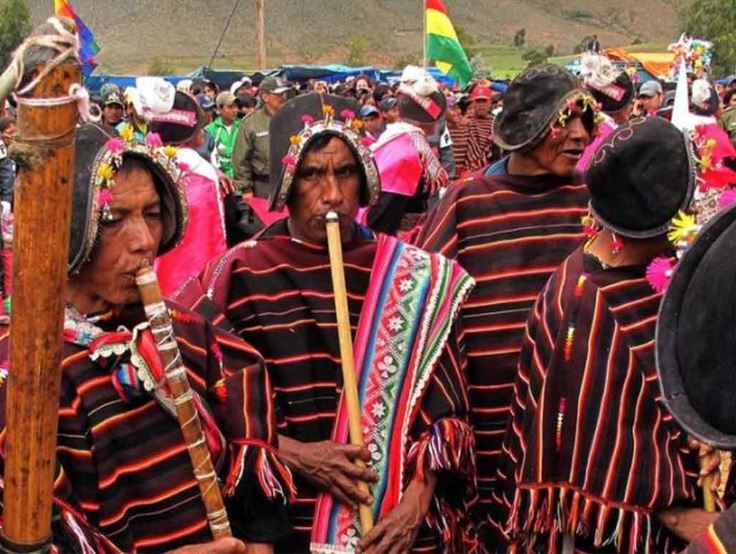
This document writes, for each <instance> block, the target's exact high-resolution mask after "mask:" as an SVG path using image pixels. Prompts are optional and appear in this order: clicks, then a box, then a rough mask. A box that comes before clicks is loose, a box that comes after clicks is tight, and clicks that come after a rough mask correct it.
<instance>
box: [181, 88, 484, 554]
mask: <svg viewBox="0 0 736 554" xmlns="http://www.w3.org/2000/svg"><path fill="white" fill-rule="evenodd" d="M357 108H358V106H357V103H356V102H355V101H353V100H349V99H346V98H340V97H336V96H330V95H320V94H318V93H312V94H309V95H306V96H301V97H298V98H296V99H294V100H291V101H290V102H288V103H287V104H285V105H284V107H283V108H282V109H281V110H280V111H279V112H278V114H276V115H275V116H274V118H273V120H272V122H271V128H270V136H271V153H272V156H271V159H272V169H271V176H272V179H273V183H272V184H273V190H274V193H273V195H272V197H271V199H270V204H271V208H272V209H276V210H280V209H281V208H282V207H283V206H287V207H288V210H289V216H288V218H286V219H283V220H280V221H278V222H276V223H274V224H273V225H271V226H270V227H268V228H266V229H265V230H264V231H263V232H262V233H261V234H260V235H259V236H258V237H257V238H256V240H253V241H248V242H245V243H242V244H240V245H239V246H236V247H235V248H233V249H232V250H230V252H228V253H227V254H226V255H224V256H223V257H221V258H220V259H218V260H215V261H213V262H211V263H210V264H209V265H208V267H207V268H206V269H205V271H204V272H203V273H202V275H200V277H199V279H198V280H194V281H191V282H190V283H189V284H188V286H185V287H184V289H183V291H182V293H181V295H180V296H179V300H180V301H183V302H184V303H186V304H187V305H191V306H192V307H193V308H194V309H196V310H197V311H198V312H200V313H202V314H204V315H205V316H206V317H207V318H208V319H210V320H211V321H212V322H213V323H215V324H217V325H220V326H226V327H228V328H232V329H233V330H234V331H235V332H236V333H237V334H239V335H240V336H241V337H243V338H246V339H247V340H248V341H249V342H250V343H251V344H253V345H254V346H255V347H256V348H257V349H258V351H259V352H261V353H262V354H263V356H264V357H265V359H266V363H267V368H268V371H269V374H270V376H271V381H272V382H273V384H274V389H275V390H276V410H277V414H278V425H279V434H280V437H279V449H280V453H281V455H282V456H283V458H284V459H285V460H286V461H287V463H288V465H289V467H290V468H291V469H292V471H293V472H294V474H295V480H296V484H297V491H298V496H297V500H296V502H295V503H294V504H293V505H292V506H291V518H292V519H291V522H292V525H293V526H294V531H295V532H294V534H293V535H292V536H291V537H289V539H288V540H287V541H284V542H283V543H279V544H277V545H276V548H277V550H279V551H285V552H306V551H308V549H309V548H310V542H311V548H312V549H313V550H314V551H317V552H322V551H332V552H334V551H335V550H334V549H335V548H338V549H341V550H345V549H347V550H353V549H356V550H358V551H362V552H406V551H409V550H410V549H412V548H413V549H415V550H418V551H433V552H434V551H450V552H472V551H474V550H475V548H476V546H477V545H476V544H475V542H474V541H475V535H474V533H473V530H472V529H471V528H469V527H468V522H467V521H466V517H465V515H466V512H467V509H468V505H469V503H470V502H472V500H473V497H474V484H475V476H474V467H475V466H474V458H475V454H474V446H473V434H472V431H471V428H470V425H469V423H468V398H467V394H466V384H465V377H464V370H465V359H464V353H463V350H462V348H461V347H460V344H459V343H458V336H459V335H458V330H457V328H456V326H455V317H456V312H457V310H458V307H459V305H460V303H461V302H462V301H463V299H464V298H465V296H466V295H467V293H468V291H469V290H470V288H471V287H472V279H470V277H469V276H468V275H467V273H466V272H465V271H463V270H462V269H461V268H460V266H459V265H457V264H456V263H454V262H451V261H449V260H448V259H446V258H444V257H443V256H439V255H431V254H427V253H425V252H423V251H421V250H419V249H417V248H414V247H411V246H409V245H407V244H405V243H403V242H401V241H399V240H398V239H395V238H393V237H389V236H387V235H378V236H376V235H374V234H373V233H372V232H371V231H369V230H368V229H366V228H364V227H362V226H360V225H358V224H356V223H355V216H356V214H357V212H358V208H359V207H360V206H361V205H362V206H367V205H371V204H373V203H374V202H376V200H377V198H378V195H379V193H380V181H379V177H378V171H377V169H376V166H375V164H374V162H373V159H372V156H371V153H370V151H369V150H368V148H367V147H366V144H365V142H364V141H363V140H362V138H361V136H360V134H359V132H358V129H360V123H359V122H358V121H357V120H356V118H355V114H356V112H357ZM330 211H334V212H336V213H337V214H338V215H339V220H340V230H341V233H342V242H343V257H344V268H343V269H344V272H345V278H346V282H347V299H348V304H349V306H348V308H349V312H350V322H351V330H352V335H353V337H354V341H355V347H354V350H355V354H356V359H355V362H356V364H355V365H356V374H357V377H358V393H359V396H360V398H361V411H362V416H361V417H362V420H361V424H362V427H363V437H364V440H365V445H366V446H365V448H360V447H356V446H349V445H348V446H346V442H347V440H346V439H347V434H346V420H347V418H346V405H345V403H344V400H343V399H341V389H342V373H341V370H340V350H339V348H338V333H337V325H336V314H335V301H334V296H333V289H332V284H331V281H332V280H331V273H330V258H329V253H328V250H327V248H326V224H325V219H326V214H327V213H328V212H330ZM358 458H361V459H363V460H365V461H366V462H368V465H369V467H370V469H363V468H361V467H359V466H358V465H356V463H355V461H356V459H358ZM357 479H362V480H363V481H366V482H367V483H369V484H370V486H371V488H370V490H371V493H370V495H366V494H364V493H361V492H360V491H359V489H358V487H357V486H356V480H357ZM360 502H362V503H368V504H370V505H371V507H372V511H373V516H374V521H376V522H377V523H376V526H375V527H374V529H373V530H372V531H370V532H369V533H368V534H367V535H365V536H362V533H361V528H360V524H359V523H358V519H357V513H356V507H357V504H358V503H360Z"/></svg>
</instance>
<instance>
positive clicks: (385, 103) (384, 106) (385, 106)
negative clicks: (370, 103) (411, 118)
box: [378, 96, 397, 112]
mask: <svg viewBox="0 0 736 554" xmlns="http://www.w3.org/2000/svg"><path fill="white" fill-rule="evenodd" d="M396 102H397V100H396V97H395V96H389V97H388V98H384V99H383V100H381V103H380V105H379V106H378V107H379V108H380V109H381V111H382V112H387V111H389V110H391V109H393V108H395V107H396Z"/></svg>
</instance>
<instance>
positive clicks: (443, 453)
mask: <svg viewBox="0 0 736 554" xmlns="http://www.w3.org/2000/svg"><path fill="white" fill-rule="evenodd" d="M592 50H597V48H593V49H592ZM683 79H684V77H683ZM686 81H687V82H686ZM686 81H685V80H683V83H685V89H684V91H685V93H686V94H687V98H688V100H687V103H686V104H684V112H678V106H680V108H681V107H682V104H681V103H678V101H677V99H676V95H675V87H674V84H672V83H665V82H660V81H658V80H649V81H647V82H644V83H639V82H638V78H636V77H635V76H634V75H633V74H632V73H631V72H630V71H628V70H627V68H620V67H618V66H616V65H614V64H612V63H611V62H610V60H608V59H607V58H605V57H604V56H602V55H599V54H598V53H597V52H591V53H589V54H588V55H587V56H586V59H585V62H584V63H583V66H582V70H581V74H580V75H573V74H572V73H570V72H569V71H568V70H566V69H564V68H562V67H559V66H556V65H551V64H544V65H539V66H533V67H530V68H528V69H526V70H525V71H524V72H522V73H521V74H520V75H519V76H517V77H516V78H515V79H513V80H512V81H510V82H508V83H504V84H503V86H498V83H495V82H490V81H488V80H484V79H477V80H475V81H473V82H471V83H470V84H469V85H468V87H466V88H465V89H463V90H460V89H458V88H457V87H455V88H451V87H445V86H442V85H440V84H439V83H437V81H435V80H434V79H433V78H432V77H431V75H430V74H429V73H428V72H427V71H426V70H425V69H423V68H420V67H414V66H409V67H407V68H406V69H405V70H404V72H403V74H402V76H401V78H400V79H399V80H398V81H397V82H395V83H375V82H373V80H372V79H370V78H369V77H367V76H363V75H361V76H358V77H356V78H351V79H349V80H347V81H345V82H338V83H327V82H323V81H314V80H313V81H308V82H304V83H289V82H286V81H284V80H283V79H281V78H280V77H276V76H266V77H264V78H262V80H260V82H258V83H257V84H255V83H254V82H253V81H251V80H250V79H249V78H243V79H242V80H238V81H236V82H234V83H232V84H231V85H230V86H229V87H225V88H224V89H222V90H220V89H219V88H218V87H217V86H216V85H215V84H214V83H213V82H211V81H209V80H207V79H204V78H202V79H195V80H184V81H180V82H179V83H178V84H177V86H176V87H174V86H173V85H172V84H170V83H168V82H166V81H164V80H163V79H161V78H157V77H144V78H139V79H138V80H137V82H136V86H135V87H131V88H129V89H127V90H120V89H118V88H117V87H115V86H107V85H106V86H105V87H104V89H103V90H101V91H99V92H100V94H99V98H98V103H99V108H100V115H101V118H100V121H99V122H97V123H85V124H80V126H79V127H78V128H77V133H76V160H75V180H74V190H73V207H72V212H73V213H72V230H71V245H70V252H69V265H68V283H67V285H66V287H65V291H64V294H65V300H66V302H67V308H66V315H65V317H66V322H65V333H64V340H65V343H64V360H65V361H64V364H63V375H62V395H61V399H60V411H59V415H60V420H59V435H58V448H57V457H58V462H59V464H58V473H57V478H56V480H55V485H54V494H55V495H56V500H57V502H56V504H55V510H56V512H57V514H58V515H59V517H56V518H55V519H54V541H55V543H57V544H58V545H59V546H60V548H62V549H65V548H67V549H70V550H79V551H85V552H88V551H99V552H115V551H118V550H121V551H126V552H127V551H131V552H132V551H141V552H143V551H180V552H182V553H186V552H195V551H196V552H208V551H211V552H244V551H250V552H273V551H275V552H309V551H311V552H324V553H328V552H347V551H356V552H366V553H369V552H370V553H374V552H408V551H412V552H435V551H441V552H501V551H534V552H560V551H562V552H573V551H585V552H610V551H627V552H638V551H655V552H665V551H667V552H675V551H681V550H683V549H686V548H688V544H689V543H690V546H689V548H690V551H692V552H703V551H708V552H721V551H724V552H725V551H727V548H726V547H725V546H724V545H728V544H736V533H734V532H733V529H734V528H736V524H734V521H736V520H733V518H734V517H735V516H734V514H732V513H731V512H730V511H729V512H727V513H726V514H724V515H722V516H721V517H720V518H718V519H716V518H717V517H718V515H717V514H716V513H711V512H706V511H705V510H704V509H703V495H704V494H705V493H704V491H703V488H702V485H703V483H704V482H707V485H706V487H707V488H708V491H707V493H708V494H716V495H718V496H719V499H720V501H721V502H720V505H721V507H727V506H728V505H730V504H731V503H732V502H733V499H734V494H735V493H736V473H731V474H730V478H729V479H728V480H727V482H726V480H725V479H724V480H723V481H724V482H723V483H721V470H722V466H723V465H724V464H722V463H721V462H722V460H721V454H720V453H719V452H718V451H716V450H714V449H713V448H711V447H709V446H708V445H707V444H706V441H705V440H704V439H702V437H698V436H693V435H692V433H690V431H689V430H688V429H684V428H683V427H682V426H681V423H680V419H679V418H678V417H677V414H675V416H673V413H671V411H670V410H669V407H668V404H667V403H666V402H664V401H663V399H662V393H661V390H660V385H659V384H658V374H657V362H656V360H655V358H656V357H657V355H656V350H657V347H658V345H657V340H656V339H657V337H656V336H655V334H656V333H655V331H656V326H657V318H658V312H659V310H660V304H661V302H662V298H663V295H664V294H665V291H666V290H667V284H668V280H669V279H670V278H671V276H672V274H673V272H675V268H676V267H677V265H676V264H677V263H678V260H679V261H680V262H679V263H684V262H683V260H685V259H687V257H688V255H689V252H690V248H691V247H692V245H693V244H694V243H696V242H697V241H698V240H700V238H699V237H701V236H703V235H706V236H707V235H708V233H704V234H699V233H698V231H700V230H701V228H702V227H705V226H707V225H709V221H710V220H711V219H713V218H715V219H718V218H719V217H722V216H721V214H723V213H724V210H725V212H733V211H734V210H736V208H731V206H732V202H733V201H734V200H736V194H734V193H733V192H732V190H731V187H732V186H736V171H735V170H736V148H734V145H733V143H732V142H731V141H732V139H736V116H735V115H734V114H735V113H736V107H735V106H736V82H731V83H727V84H726V85H719V84H716V83H713V82H711V81H710V80H708V78H707V75H702V74H701V75H688V76H687V78H686ZM5 111H6V112H7V113H5V114H4V115H3V116H2V117H0V138H1V139H2V142H1V143H0V201H2V203H3V211H2V231H3V234H2V236H3V243H4V251H8V249H9V248H10V245H11V243H12V196H13V183H14V180H15V176H16V173H17V168H16V164H15V163H14V162H13V142H14V136H15V123H14V120H13V114H12V111H13V110H12V107H11V106H7V107H6V110H5ZM328 212H334V213H336V214H337V216H338V220H339V229H340V235H341V240H342V250H343V268H342V270H343V271H344V276H345V285H346V293H347V303H348V317H349V320H350V331H351V334H352V337H353V341H354V351H355V360H354V362H355V371H356V377H357V382H358V396H359V398H360V402H361V408H362V412H361V428H362V432H363V438H364V442H365V445H364V446H354V445H351V444H350V443H349V441H348V431H347V428H348V414H347V411H348V408H347V404H346V403H347V400H346V399H345V397H344V394H343V378H342V373H341V369H340V368H341V363H342V361H343V360H341V349H340V343H339V340H338V323H337V315H336V307H335V303H334V293H333V288H332V277H331V265H330V255H329V251H328V248H327V231H326V220H327V214H328ZM146 262H151V263H153V264H155V268H156V273H157V275H158V278H159V281H160V283H161V287H162V290H163V291H164V293H165V295H166V296H167V298H168V300H167V306H168V309H169V311H170V313H171V316H172V319H173V321H174V330H175V333H176V338H177V342H178V343H179V346H180V348H181V350H182V357H183V360H184V363H185V365H186V368H187V373H188V375H189V380H190V382H191V385H192V388H193V389H194V396H195V397H196V398H197V406H198V408H197V409H198V412H199V416H200V418H201V420H202V421H203V427H204V430H205V435H206V442H207V445H208V447H209V450H210V453H211V457H212V459H213V461H214V462H215V467H216V471H217V473H218V476H219V478H220V482H221V485H222V490H223V496H224V497H225V502H226V506H227V513H228V516H229V518H230V523H231V526H232V529H233V534H234V536H235V537H236V539H235V540H234V539H222V540H219V541H215V542H212V537H211V535H210V531H209V529H208V526H207V514H206V512H205V509H204V505H203V503H202V500H201V497H200V491H199V488H198V485H197V482H196V480H195V479H194V476H193V471H192V466H191V463H190V461H189V458H188V455H187V447H186V445H185V444H184V442H183V439H182V436H181V431H180V429H179V427H178V423H177V421H176V418H175V417H172V413H173V412H172V400H171V397H170V392H169V391H168V390H167V388H166V386H165V384H164V381H163V377H162V373H161V362H160V360H158V359H157V353H156V351H155V349H152V348H151V341H152V338H151V331H150V328H149V326H148V324H147V322H146V321H147V320H146V317H145V314H144V312H143V309H142V307H141V304H140V296H139V292H138V289H137V287H136V284H135V279H134V274H135V272H136V271H137V269H138V268H139V267H140V266H141V264H143V263H146ZM11 266H12V259H11V258H10V257H9V256H7V255H6V256H4V257H3V269H4V271H5V272H6V275H7V274H8V272H9V271H10V267H11ZM3 286H4V290H3V295H4V296H5V297H9V296H12V283H11V282H10V280H9V279H4V280H3ZM703 309H705V307H704V308H703ZM5 310H6V312H8V313H6V314H5V315H4V316H2V320H0V324H1V325H2V333H0V334H1V336H2V339H0V361H2V363H0V368H2V369H3V370H4V371H5V372H6V373H7V371H8V369H7V367H8V366H7V360H8V343H9V340H10V333H9V332H8V330H7V328H6V326H7V325H8V324H9V315H10V314H9V312H10V311H11V310H12V303H10V304H9V306H7V305H6V307H5ZM703 340H704V341H705V342H707V339H703ZM660 358H661V356H660ZM3 360H4V361H3ZM10 378H12V371H11V372H10ZM5 394H6V387H1V386H0V408H2V410H1V411H0V413H1V414H2V415H0V427H4V426H5V421H6V419H5V410H4V405H5V404H4V403H5ZM2 436H4V435H0V441H2V438H1V437H2ZM359 482H362V483H365V484H366V485H367V488H362V487H361V486H359ZM366 491H367V492H366ZM360 505H367V506H369V507H370V511H371V512H372V514H373V518H374V520H375V526H374V527H373V528H372V529H371V530H369V531H367V532H363V530H362V524H361V519H360V518H359V517H358V515H357V513H358V507H359V506H360ZM240 541H243V542H240ZM719 548H720V549H721V550H719Z"/></svg>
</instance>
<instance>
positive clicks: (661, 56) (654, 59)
mask: <svg viewBox="0 0 736 554" xmlns="http://www.w3.org/2000/svg"><path fill="white" fill-rule="evenodd" d="M602 53H603V54H605V55H606V56H608V57H609V58H611V59H612V60H616V61H622V62H639V63H640V64H641V67H642V69H644V71H646V72H647V73H649V74H651V75H653V76H654V77H667V76H669V74H670V67H671V66H672V62H673V61H674V59H675V54H674V53H673V52H629V51H628V50H626V48H620V47H616V48H606V49H605V50H603V52H602Z"/></svg>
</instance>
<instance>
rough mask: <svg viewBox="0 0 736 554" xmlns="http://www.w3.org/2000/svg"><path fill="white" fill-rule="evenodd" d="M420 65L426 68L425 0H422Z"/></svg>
mask: <svg viewBox="0 0 736 554" xmlns="http://www.w3.org/2000/svg"><path fill="white" fill-rule="evenodd" d="M422 67H423V68H424V69H427V0H422Z"/></svg>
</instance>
